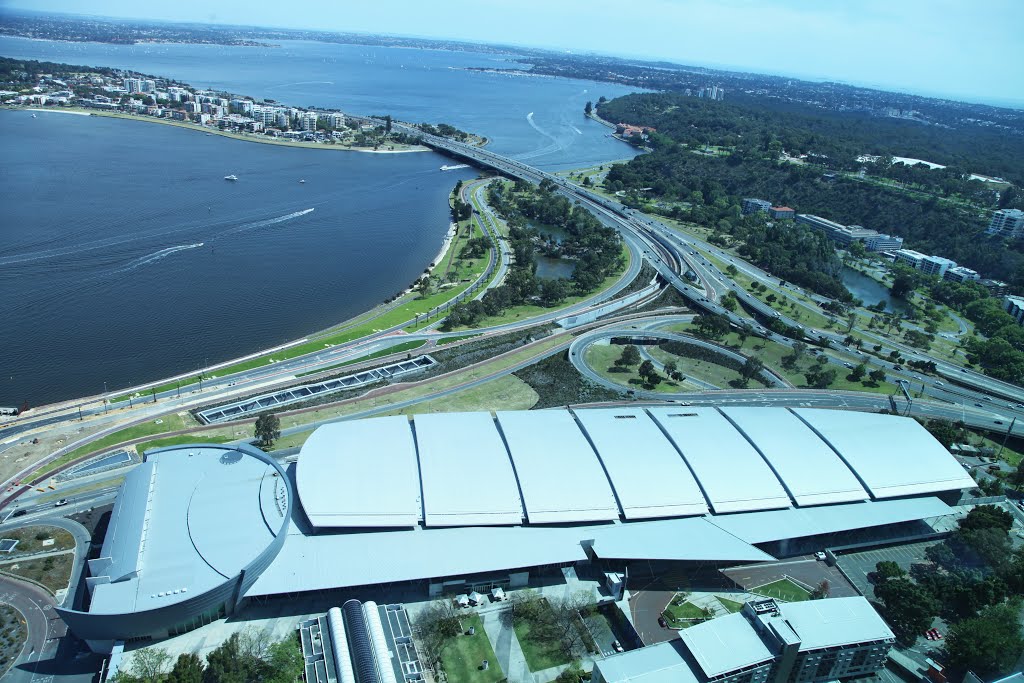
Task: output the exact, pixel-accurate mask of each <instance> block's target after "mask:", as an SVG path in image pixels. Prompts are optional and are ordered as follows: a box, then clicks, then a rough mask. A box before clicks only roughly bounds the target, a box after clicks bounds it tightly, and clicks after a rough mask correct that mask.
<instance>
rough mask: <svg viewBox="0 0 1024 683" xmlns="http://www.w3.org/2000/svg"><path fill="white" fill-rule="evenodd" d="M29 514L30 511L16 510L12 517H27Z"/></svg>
mask: <svg viewBox="0 0 1024 683" xmlns="http://www.w3.org/2000/svg"><path fill="white" fill-rule="evenodd" d="M27 514H28V510H15V511H14V512H12V513H11V517H21V516H22V515H27Z"/></svg>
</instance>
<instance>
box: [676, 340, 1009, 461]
mask: <svg viewBox="0 0 1024 683" xmlns="http://www.w3.org/2000/svg"><path fill="white" fill-rule="evenodd" d="M665 374H666V375H668V376H669V377H671V378H672V379H675V378H676V375H678V374H679V364H678V363H676V362H675V361H674V360H670V361H668V362H667V363H665ZM1022 462H1024V461H1022Z"/></svg>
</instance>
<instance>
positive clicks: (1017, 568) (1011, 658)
mask: <svg viewBox="0 0 1024 683" xmlns="http://www.w3.org/2000/svg"><path fill="white" fill-rule="evenodd" d="M1012 523H1013V518H1012V517H1011V515H1010V514H1009V513H1008V512H1006V511H1005V510H1002V509H1000V508H998V507H995V506H991V505H981V506H978V507H975V508H974V509H972V510H971V512H970V513H968V515H967V516H966V517H964V518H963V519H962V520H961V521H960V525H959V528H958V529H957V530H956V531H955V532H953V534H952V535H950V537H949V538H948V539H946V540H945V541H943V542H942V543H939V544H937V545H934V546H931V547H929V548H928V550H927V551H926V554H927V557H928V559H929V562H928V563H921V564H915V565H912V566H911V570H910V573H909V574H907V573H906V572H904V571H903V569H902V568H900V567H899V566H898V565H896V564H895V563H893V562H879V563H878V565H877V566H876V568H875V572H874V574H873V575H872V577H871V578H872V580H873V581H874V583H875V596H876V597H877V598H878V600H879V601H880V602H881V604H882V606H883V608H882V612H883V615H884V616H885V618H886V621H887V622H888V623H889V626H890V627H892V629H893V632H894V633H895V634H896V637H897V640H898V642H900V643H901V644H903V645H909V644H911V643H913V642H914V641H915V640H916V639H917V637H918V636H919V635H920V634H921V633H923V632H924V631H925V630H927V629H928V628H929V627H930V626H931V623H932V619H933V618H934V617H936V616H941V617H942V618H943V619H945V620H946V621H947V622H949V623H952V624H953V626H952V628H951V630H950V633H949V635H948V637H947V638H946V641H945V646H946V651H947V654H948V656H949V664H950V665H951V666H952V667H953V668H954V669H955V670H958V671H960V672H963V671H966V670H968V669H970V670H973V671H974V672H975V673H977V674H984V675H989V674H995V673H998V672H999V671H1000V670H1003V669H1006V668H1007V667H1009V666H1010V665H1012V664H1013V663H1015V662H1016V661H1017V658H1018V657H1019V656H1020V654H1021V652H1022V651H1024V638H1022V635H1021V627H1020V622H1019V620H1018V618H1017V612H1018V610H1019V605H1020V601H1021V597H1022V596H1024V551H1022V550H1013V548H1012V546H1011V543H1010V538H1009V534H1008V532H1009V530H1010V527H1011V525H1012Z"/></svg>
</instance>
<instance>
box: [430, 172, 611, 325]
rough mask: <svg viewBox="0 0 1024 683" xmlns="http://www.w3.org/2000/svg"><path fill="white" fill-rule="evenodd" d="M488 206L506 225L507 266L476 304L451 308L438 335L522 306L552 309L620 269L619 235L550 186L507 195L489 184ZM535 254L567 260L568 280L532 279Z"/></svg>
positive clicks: (523, 186) (525, 188)
mask: <svg viewBox="0 0 1024 683" xmlns="http://www.w3.org/2000/svg"><path fill="white" fill-rule="evenodd" d="M488 201H489V202H490V203H491V205H492V206H494V207H495V209H496V210H497V211H498V212H499V213H500V214H501V215H502V216H503V217H504V218H505V219H506V220H507V221H508V223H509V236H508V241H509V247H510V248H511V250H512V256H513V259H512V264H511V266H510V267H509V272H508V274H507V275H506V277H505V281H504V283H503V284H502V285H500V286H499V287H495V288H493V289H491V290H489V291H488V292H487V293H486V294H485V295H484V296H483V298H482V299H479V300H473V301H465V302H460V303H458V304H456V305H455V306H453V307H452V309H451V311H449V313H448V316H447V318H446V319H445V321H444V323H443V324H442V326H441V329H442V330H450V329H454V328H456V327H459V326H462V325H467V326H472V325H475V324H476V323H477V322H479V321H480V320H482V319H483V318H485V317H488V316H495V315H501V314H502V313H503V312H504V311H506V310H508V309H509V308H511V307H513V306H519V305H521V304H525V303H528V302H535V303H538V304H540V305H541V306H548V307H551V306H557V305H558V304H560V303H561V302H562V301H564V300H565V299H566V297H568V296H569V295H570V294H577V295H584V294H589V293H590V292H593V291H594V290H595V289H597V288H598V287H599V286H600V285H601V283H602V282H604V279H605V278H606V277H608V275H610V274H612V273H613V272H615V271H616V270H618V269H619V268H621V266H622V242H621V238H620V237H619V234H618V233H617V232H615V231H614V230H613V229H611V228H609V227H607V226H605V225H604V224H602V223H601V222H600V221H598V220H597V219H596V218H594V216H593V215H591V214H590V212H589V211H587V210H586V209H584V208H583V207H581V206H577V205H574V204H572V203H571V202H569V200H567V199H566V198H564V197H561V196H559V195H557V194H555V187H554V184H553V183H551V182H550V181H547V180H545V181H544V182H543V183H541V185H540V187H539V188H538V189H537V190H536V191H534V190H531V189H530V186H529V185H527V184H526V183H522V182H518V183H516V185H515V187H514V188H513V189H512V190H511V191H506V190H505V189H504V186H503V185H500V184H494V185H492V187H491V190H490V195H489V199H488ZM535 225H544V226H550V228H553V229H556V230H558V231H559V232H560V233H561V234H562V237H561V238H560V239H558V240H556V239H554V238H552V237H551V236H549V235H545V234H543V233H542V231H541V230H540V229H539V228H537V227H534V226H535ZM471 242H472V240H471ZM467 247H468V245H467ZM538 253H542V254H544V255H545V256H550V257H553V258H561V259H566V260H570V261H572V262H573V263H574V264H575V265H574V268H573V273H572V278H571V279H568V280H567V279H564V278H541V277H537V274H536V273H537V254H538Z"/></svg>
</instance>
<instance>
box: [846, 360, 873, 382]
mask: <svg viewBox="0 0 1024 683" xmlns="http://www.w3.org/2000/svg"><path fill="white" fill-rule="evenodd" d="M867 371H868V366H866V365H865V364H864V363H861V364H860V365H858V366H857V367H855V368H854V369H853V370H850V374H849V375H847V376H846V379H848V380H850V381H851V382H859V381H861V380H862V379H864V375H866V374H867Z"/></svg>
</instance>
